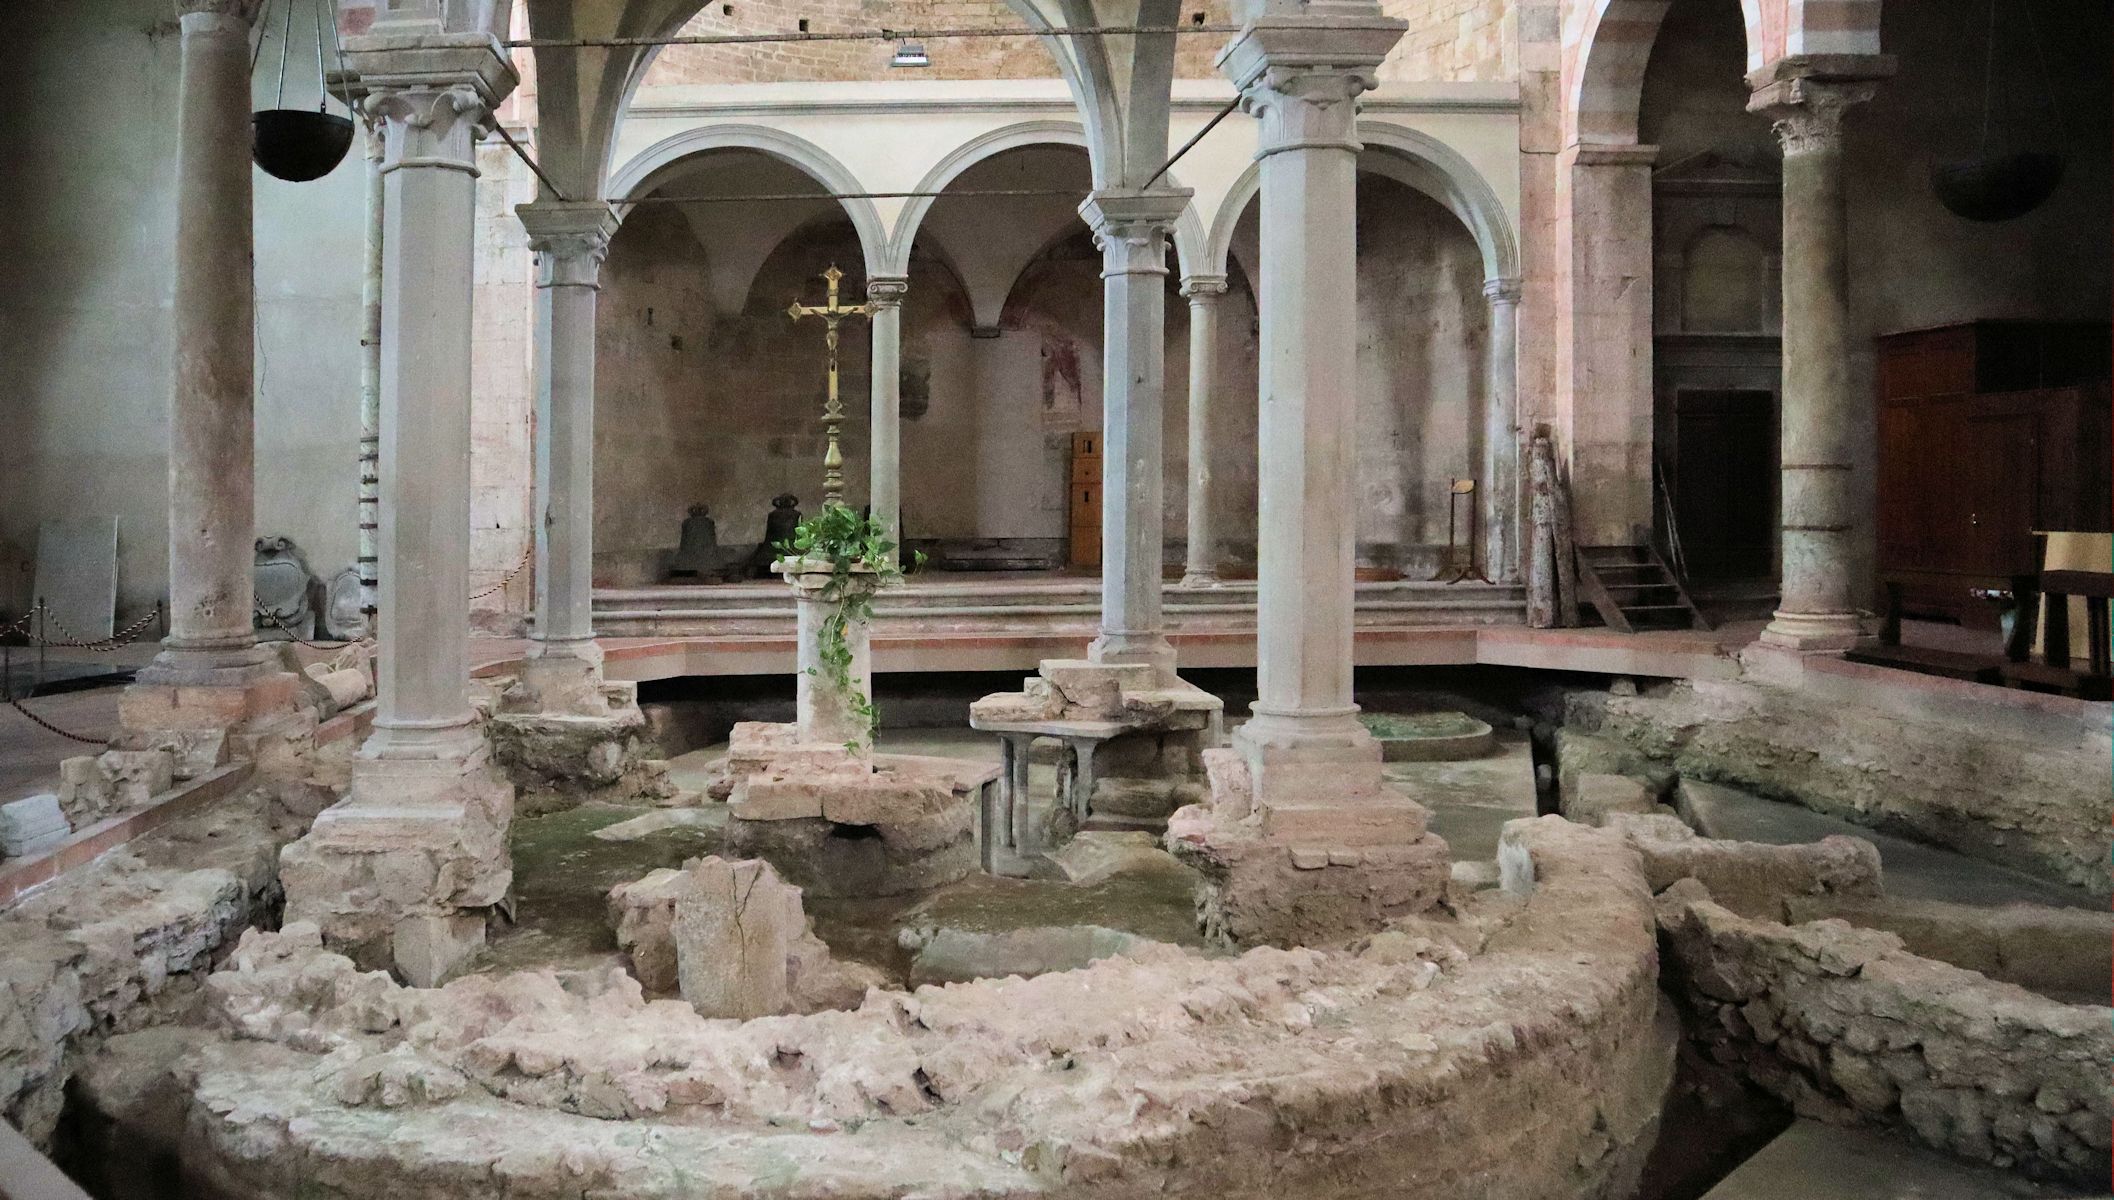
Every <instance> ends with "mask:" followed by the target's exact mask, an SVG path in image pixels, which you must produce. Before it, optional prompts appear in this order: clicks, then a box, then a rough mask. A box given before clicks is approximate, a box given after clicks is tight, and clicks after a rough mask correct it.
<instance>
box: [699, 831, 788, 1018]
mask: <svg viewBox="0 0 2114 1200" xmlns="http://www.w3.org/2000/svg"><path fill="white" fill-rule="evenodd" d="M687 873H688V874H690V875H691V876H692V884H691V888H690V890H689V893H688V894H686V895H683V896H680V897H678V898H677V900H676V902H675V917H674V921H673V923H672V931H673V934H674V938H675V956H676V968H677V973H678V976H679V979H680V982H681V986H682V993H683V999H684V1000H686V1001H688V1002H689V1003H690V1006H691V1007H692V1008H695V1009H696V1010H697V1011H698V1013H699V1015H701V1016H705V1017H731V1018H734V1019H736V1020H747V1019H748V1018H751V1017H763V1016H771V1015H773V1014H776V1013H782V1012H784V1011H786V1008H787V1006H788V1003H789V1001H790V999H791V991H790V989H789V987H788V984H789V979H790V975H789V971H788V965H787V964H788V959H789V957H790V955H791V951H792V949H793V945H794V943H795V941H796V940H797V939H798V937H799V935H800V932H801V930H800V924H801V918H800V911H801V909H800V892H799V890H798V889H797V888H792V887H789V886H788V885H787V884H786V883H785V882H784V881H783V880H781V879H779V878H778V873H777V872H776V871H773V870H771V868H770V866H769V865H768V864H766V863H760V862H727V861H725V860H724V859H717V858H707V859H702V860H699V861H698V862H697V863H696V864H694V865H693V866H691V867H690V868H689V870H688V872H687Z"/></svg>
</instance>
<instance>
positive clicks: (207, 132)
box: [123, 0, 275, 732]
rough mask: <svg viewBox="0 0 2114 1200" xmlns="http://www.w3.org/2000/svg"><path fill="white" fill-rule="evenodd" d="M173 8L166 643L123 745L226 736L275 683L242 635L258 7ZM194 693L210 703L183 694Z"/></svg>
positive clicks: (140, 690)
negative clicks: (136, 740)
mask: <svg viewBox="0 0 2114 1200" xmlns="http://www.w3.org/2000/svg"><path fill="white" fill-rule="evenodd" d="M178 7H179V9H180V11H181V13H182V16H181V18H180V25H181V30H182V33H181V35H180V46H181V51H180V53H181V59H182V78H181V82H180V83H179V85H178V89H177V109H176V241H175V257H176V263H175V277H176V282H175V294H174V305H173V309H172V315H171V318H170V321H171V335H172V339H173V342H174V346H175V354H176V366H175V372H174V374H175V388H174V390H173V391H172V393H171V395H170V403H169V635H168V636H167V637H166V638H164V639H163V640H162V649H161V652H160V653H159V654H158V655H156V656H155V659H154V661H153V663H152V664H151V665H150V666H148V667H146V668H145V669H143V670H141V671H140V673H139V684H140V686H138V687H136V688H133V689H131V690H130V691H129V692H128V694H127V696H126V698H125V703H124V706H123V709H124V712H123V716H124V724H125V726H126V727H127V728H128V729H129V730H133V731H135V732H141V731H151V730H162V729H170V728H176V727H182V726H187V725H204V724H210V725H217V726H219V727H222V728H225V727H227V726H230V725H233V724H236V723H239V722H240V721H242V720H243V719H245V718H247V717H249V716H252V715H255V713H254V711H253V705H252V702H251V700H250V699H249V698H247V697H248V693H249V692H250V691H251V690H253V689H254V688H255V687H256V686H257V685H258V684H259V683H260V682H261V681H262V680H264V679H265V678H267V677H268V676H270V675H272V674H274V673H275V672H274V671H273V670H272V669H271V668H270V667H269V666H267V662H268V659H267V657H266V655H265V654H264V653H263V652H262V651H260V649H259V648H258V646H257V638H256V634H255V632H254V629H253V627H252V624H251V620H252V613H253V612H254V610H255V607H256V605H255V599H254V595H253V581H252V566H253V563H254V561H255V554H256V551H255V542H256V515H255V506H256V468H255V459H254V454H255V436H256V435H255V424H254V409H253V399H252V397H253V391H254V387H255V379H254V359H253V355H254V338H255V332H256V331H255V328H254V324H255V311H256V284H255V277H254V273H253V269H252V257H253V251H254V241H253V239H252V235H251V189H250V171H251V167H250V50H249V38H250V26H251V21H252V19H253V18H254V17H255V15H256V12H257V7H258V5H257V2H256V0H182V2H181V3H180V4H179V6H178ZM197 688H214V689H221V690H219V691H217V692H212V693H207V692H197V691H189V690H188V689H197ZM179 690H184V691H183V694H181V695H180V694H179ZM178 709H184V710H186V711H183V712H179V711H177V710H178Z"/></svg>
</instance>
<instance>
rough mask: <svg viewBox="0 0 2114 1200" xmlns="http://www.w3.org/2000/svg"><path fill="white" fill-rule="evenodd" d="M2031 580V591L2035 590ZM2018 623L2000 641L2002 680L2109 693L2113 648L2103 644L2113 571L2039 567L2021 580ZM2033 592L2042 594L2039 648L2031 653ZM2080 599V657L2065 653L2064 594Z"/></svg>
mask: <svg viewBox="0 0 2114 1200" xmlns="http://www.w3.org/2000/svg"><path fill="white" fill-rule="evenodd" d="M2036 585H2037V592H2036V590H2035V589H2036ZM2018 586H2019V587H2020V588H2022V589H2024V590H2022V591H2020V592H2019V593H2018V597H2019V616H2018V623H2017V625H2016V626H2015V627H2014V629H2013V630H2012V637H2011V641H2010V644H2009V645H2008V646H2007V647H2006V650H2007V657H2008V658H2009V659H2010V661H2009V662H2007V663H2005V664H2004V668H2003V677H2004V682H2005V683H2007V684H2009V685H2011V686H2012V687H2018V688H2025V689H2027V690H2029V691H2036V692H2058V693H2061V694H2062V695H2065V696H2076V697H2079V698H2080V699H2084V700H2106V699H2109V698H2114V662H2110V659H2114V654H2110V650H2109V644H2108V641H2109V639H2108V630H2109V626H2108V603H2109V601H2110V600H2114V573H2110V572H2105V571H2043V572H2042V573H2041V574H2040V575H2039V576H2038V577H2034V578H2033V580H2032V581H2031V582H2028V581H2027V580H2021V581H2020V583H2019V585H2018ZM2039 596H2046V597H2047V598H2048V615H2047V619H2046V620H2045V621H2043V622H2040V624H2041V625H2042V626H2043V628H2042V630H2041V633H2042V637H2041V654H2040V659H2039V661H2034V658H2033V653H2032V651H2033V633H2034V626H2035V623H2036V621H2038V620H2039V615H2040V604H2039V603H2038V597H2039ZM2072 597H2079V598H2082V599H2083V600H2084V602H2085V661H2084V662H2083V663H2082V664H2076V661H2075V660H2074V659H2072V658H2071V656H2070V600H2071V598H2072ZM2080 667H2081V668H2082V669H2080Z"/></svg>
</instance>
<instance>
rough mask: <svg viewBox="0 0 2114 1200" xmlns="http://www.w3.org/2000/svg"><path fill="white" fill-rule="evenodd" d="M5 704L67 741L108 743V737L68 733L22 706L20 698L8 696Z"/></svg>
mask: <svg viewBox="0 0 2114 1200" xmlns="http://www.w3.org/2000/svg"><path fill="white" fill-rule="evenodd" d="M7 706H8V707H9V708H12V709H14V710H15V711H16V712H18V713H21V714H22V715H23V716H24V717H27V718H29V723H30V724H32V725H35V726H36V727H37V728H39V729H42V730H45V731H46V732H49V733H56V734H58V735H59V736H60V737H62V738H65V739H67V740H68V741H74V742H82V743H85V744H87V745H90V746H107V745H109V744H110V739H109V738H99V737H84V736H82V735H81V734H78V733H70V732H68V731H66V730H64V729H61V728H59V727H58V726H56V725H54V724H52V723H51V722H49V721H47V720H45V719H44V718H42V717H40V716H38V715H37V714H35V713H33V712H31V711H29V710H28V709H26V708H24V707H22V702H21V701H20V700H17V699H15V698H14V697H13V696H9V697H8V698H7Z"/></svg>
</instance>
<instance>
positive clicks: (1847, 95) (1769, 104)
mask: <svg viewBox="0 0 2114 1200" xmlns="http://www.w3.org/2000/svg"><path fill="white" fill-rule="evenodd" d="M1894 69H1895V63H1894V60H1893V59H1892V58H1891V57H1889V56H1886V55H1810V56H1797V57H1791V58H1784V59H1779V60H1778V61H1776V62H1774V63H1771V64H1770V65H1769V66H1767V67H1765V68H1763V69H1762V70H1759V71H1756V72H1755V73H1754V74H1752V75H1750V76H1748V82H1749V83H1750V84H1752V85H1753V86H1754V95H1753V97H1752V98H1751V99H1749V100H1748V102H1747V110H1748V111H1749V112H1756V113H1760V114H1762V115H1763V116H1766V117H1768V118H1769V120H1770V122H1771V123H1772V124H1773V125H1774V126H1775V128H1776V136H1777V139H1778V140H1779V141H1781V142H1782V143H1783V147H1784V154H1785V156H1786V157H1793V156H1797V155H1802V154H1819V153H1824V152H1831V151H1837V150H1840V149H1841V147H1842V119H1843V114H1845V113H1847V112H1848V111H1849V109H1850V107H1851V106H1852V105H1856V104H1862V103H1864V102H1865V101H1867V100H1870V99H1871V98H1872V96H1873V95H1874V94H1875V93H1877V91H1878V90H1879V82H1880V81H1881V80H1883V79H1885V78H1887V77H1888V76H1891V75H1892V74H1893V73H1894Z"/></svg>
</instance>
